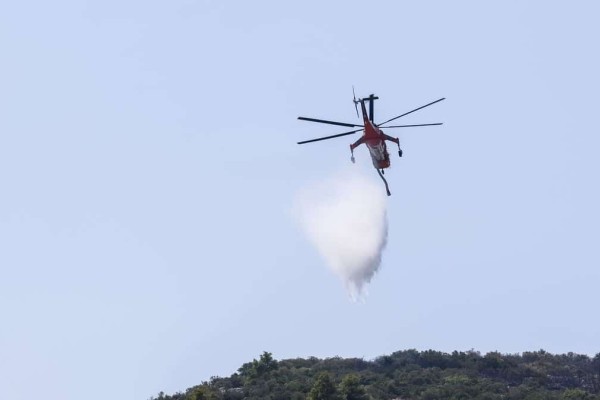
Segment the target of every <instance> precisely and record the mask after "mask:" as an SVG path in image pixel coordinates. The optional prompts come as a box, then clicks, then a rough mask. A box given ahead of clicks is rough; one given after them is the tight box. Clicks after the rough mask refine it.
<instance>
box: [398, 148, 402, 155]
mask: <svg viewBox="0 0 600 400" xmlns="http://www.w3.org/2000/svg"><path fill="white" fill-rule="evenodd" d="M398 157H402V149H398Z"/></svg>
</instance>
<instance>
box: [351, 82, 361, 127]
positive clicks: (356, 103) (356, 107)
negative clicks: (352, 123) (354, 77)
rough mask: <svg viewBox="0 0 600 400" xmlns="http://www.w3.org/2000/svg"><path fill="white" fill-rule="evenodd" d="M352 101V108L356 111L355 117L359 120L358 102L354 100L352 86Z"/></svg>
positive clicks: (354, 95)
mask: <svg viewBox="0 0 600 400" xmlns="http://www.w3.org/2000/svg"><path fill="white" fill-rule="evenodd" d="M352 101H353V102H354V108H355V109H356V117H357V118H358V119H360V115H359V114H358V100H356V94H355V93H354V85H353V86H352Z"/></svg>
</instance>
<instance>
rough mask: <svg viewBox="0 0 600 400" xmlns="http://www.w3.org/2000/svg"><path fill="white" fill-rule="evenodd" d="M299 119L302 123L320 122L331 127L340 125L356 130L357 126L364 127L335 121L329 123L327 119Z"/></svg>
mask: <svg viewBox="0 0 600 400" xmlns="http://www.w3.org/2000/svg"><path fill="white" fill-rule="evenodd" d="M298 119H301V120H302V121H310V122H320V123H322V124H330V125H339V126H348V127H350V128H354V127H356V126H362V125H356V124H348V123H346V122H335V121H327V120H325V119H316V118H306V117H298Z"/></svg>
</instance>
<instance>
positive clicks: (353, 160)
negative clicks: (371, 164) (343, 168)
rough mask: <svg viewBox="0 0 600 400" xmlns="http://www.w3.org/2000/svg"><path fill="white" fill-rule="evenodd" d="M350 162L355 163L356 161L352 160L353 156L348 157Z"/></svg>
mask: <svg viewBox="0 0 600 400" xmlns="http://www.w3.org/2000/svg"><path fill="white" fill-rule="evenodd" d="M350 161H352V164H354V163H355V162H356V160H355V159H354V156H350Z"/></svg>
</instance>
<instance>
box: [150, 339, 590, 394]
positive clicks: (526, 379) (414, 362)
mask: <svg viewBox="0 0 600 400" xmlns="http://www.w3.org/2000/svg"><path fill="white" fill-rule="evenodd" d="M205 399H206V400H242V399H247V400H250V399H252V400H254V399H272V400H284V399H286V400H287V399H290V400H301V399H302V400H304V399H310V400H325V399H335V400H367V399H386V400H387V399H402V400H421V399H422V400H437V399H440V400H441V399H444V400H446V399H456V400H458V399H481V400H484V399H485V400H496V399H508V400H520V399H523V400H553V399H556V400H558V399H561V400H562V399H565V400H566V399H569V400H575V399H586V400H600V353H599V354H597V355H596V356H595V357H593V358H590V357H588V356H586V355H580V354H573V353H568V354H561V355H554V354H550V353H548V352H545V351H543V350H540V351H536V352H525V353H523V354H500V353H497V352H493V353H487V354H485V355H481V354H480V353H479V352H476V351H468V352H457V351H455V352H453V353H452V354H448V353H442V352H439V351H433V350H428V351H423V352H419V351H416V350H405V351H398V352H395V353H393V354H391V355H388V356H382V357H379V358H377V359H375V360H373V361H365V360H362V359H359V358H349V359H344V358H338V357H335V358H328V359H319V358H315V357H311V358H309V359H301V358H297V359H290V360H280V361H277V360H275V359H273V357H272V355H271V354H270V353H267V352H265V353H263V354H262V355H261V356H260V357H259V359H258V360H256V359H255V360H253V361H252V362H249V363H246V364H244V365H242V366H241V367H240V368H239V369H238V372H237V373H235V374H233V375H232V376H230V377H227V378H220V377H213V378H211V379H210V381H209V382H203V383H202V384H200V385H198V386H194V387H191V388H189V389H187V390H186V391H185V392H182V393H176V394H173V395H165V394H164V393H160V394H159V395H158V397H154V398H153V400H205Z"/></svg>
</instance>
